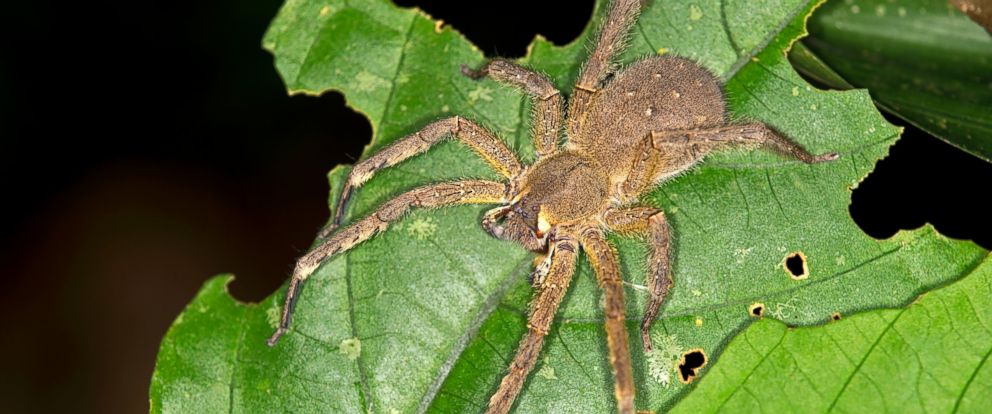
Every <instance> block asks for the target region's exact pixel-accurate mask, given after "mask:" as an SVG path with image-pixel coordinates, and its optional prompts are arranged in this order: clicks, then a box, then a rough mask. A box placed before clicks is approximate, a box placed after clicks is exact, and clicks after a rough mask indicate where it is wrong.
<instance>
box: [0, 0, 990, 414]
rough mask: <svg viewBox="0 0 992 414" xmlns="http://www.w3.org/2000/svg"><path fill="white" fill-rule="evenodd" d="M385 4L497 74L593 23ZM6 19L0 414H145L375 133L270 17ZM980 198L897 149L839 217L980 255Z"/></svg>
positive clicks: (311, 224) (177, 11)
mask: <svg viewBox="0 0 992 414" xmlns="http://www.w3.org/2000/svg"><path fill="white" fill-rule="evenodd" d="M397 2H398V3H400V4H401V5H404V6H410V5H413V4H414V3H418V4H420V5H421V7H422V8H424V9H425V10H427V12H428V13H430V14H432V15H434V16H435V17H436V18H441V19H444V20H445V22H447V23H448V24H451V25H453V26H454V27H456V28H458V29H459V30H461V31H462V33H464V34H465V35H466V36H467V37H468V38H469V39H470V40H472V41H474V42H475V43H476V44H478V45H480V47H481V48H482V49H483V50H484V51H485V52H486V53H487V55H490V56H495V55H500V56H509V57H516V56H521V55H523V54H524V51H525V46H526V45H527V43H529V42H530V40H531V39H532V37H533V36H534V35H535V34H536V33H538V32H540V33H542V34H544V35H545V36H546V37H548V38H549V39H551V40H552V41H553V42H555V43H556V44H564V43H567V42H569V41H571V40H572V39H574V38H575V37H576V36H577V35H578V34H579V32H580V31H581V29H582V28H583V25H584V24H585V22H586V21H587V20H588V16H589V14H590V10H591V1H588V0H587V1H582V2H575V1H565V0H561V1H553V2H546V3H547V4H546V5H545V6H542V7H541V8H539V9H536V8H535V7H534V3H536V2H534V1H520V0H514V1H501V2H498V3H495V2H492V3H475V5H474V6H464V4H465V3H464V2H451V4H447V5H446V4H441V3H443V2H428V1H419V2H415V1H412V0H402V1H397ZM15 3H17V4H13V5H10V6H9V7H14V9H13V10H9V12H8V13H6V15H5V16H4V17H5V18H4V20H5V22H4V23H3V24H2V25H0V26H2V27H3V28H2V29H0V30H3V31H4V32H9V33H3V34H4V37H3V38H4V40H5V47H4V52H3V55H0V163H2V165H0V168H2V175H0V176H2V188H3V193H2V194H4V195H5V196H4V197H3V202H2V205H3V209H4V214H3V218H4V221H3V224H2V232H0V269H2V270H0V271H2V275H3V278H2V279H0V283H2V285H0V306H2V307H3V308H2V310H3V311H2V312H0V314H2V316H0V329H2V332H3V334H2V340H0V406H2V408H0V410H2V411H5V412H143V411H146V410H147V407H148V405H147V404H148V395H147V389H148V384H149V379H150V376H151V372H152V369H153V366H154V362H155V355H156V352H157V349H158V343H159V340H160V339H161V337H162V335H163V334H164V333H165V331H166V329H167V328H168V326H169V324H170V323H171V322H172V320H173V319H174V318H175V317H176V315H178V314H179V312H180V311H181V310H182V308H183V307H184V305H185V304H186V303H187V302H188V301H189V300H190V299H191V298H192V297H193V295H194V294H195V293H196V291H197V290H198V288H199V287H200V284H201V283H202V282H203V281H204V280H206V279H207V278H208V277H210V276H212V275H215V274H218V273H223V272H232V273H236V274H237V275H238V279H237V281H236V282H235V283H234V284H233V285H232V290H233V293H234V295H235V296H236V297H237V298H239V299H241V300H247V301H255V300H259V299H261V298H263V297H264V296H266V295H268V294H269V293H270V292H272V291H273V290H275V289H276V288H277V287H278V286H279V285H280V284H281V283H282V282H283V281H284V278H285V277H286V276H287V275H288V274H289V270H290V267H291V265H292V263H293V260H294V258H295V257H296V256H298V255H299V254H301V251H302V250H303V249H305V248H306V247H307V246H308V245H309V243H310V242H311V240H312V238H313V236H314V234H315V232H316V230H317V228H318V227H319V226H320V225H321V224H322V223H323V222H324V221H325V220H326V215H327V210H326V197H327V185H326V181H325V173H326V172H327V171H328V170H329V169H330V168H331V167H333V166H334V165H335V164H337V163H341V162H350V161H351V160H353V159H354V158H356V157H358V156H359V154H360V152H361V149H362V147H363V145H364V144H365V143H367V142H368V139H369V136H370V134H371V128H370V126H369V124H368V122H367V121H366V120H365V119H364V118H363V117H362V116H360V115H358V114H356V113H354V112H352V111H351V110H349V109H347V108H345V107H344V105H343V100H342V97H341V96H340V95H339V94H337V93H328V94H325V95H324V96H322V97H320V98H313V97H302V96H297V97H289V96H287V94H286V92H285V89H284V87H283V85H282V82H281V80H280V79H279V77H278V75H277V74H276V72H275V69H274V68H273V66H272V57H271V56H270V55H269V54H268V53H266V52H264V51H262V49H261V47H260V46H259V45H260V42H261V38H262V34H263V33H264V31H265V28H266V27H267V25H268V23H269V21H270V20H271V18H272V17H273V16H274V15H275V13H276V11H277V10H278V8H279V6H280V2H279V1H278V0H263V1H247V2H245V1H235V0H220V1H216V0H215V1H196V2H194V1H188V2H161V3H158V2H155V3H156V4H152V3H153V2H128V3H127V4H120V5H111V4H100V3H99V2H97V3H91V2H73V3H66V4H38V3H44V2H15ZM456 4H461V5H462V6H459V7H453V6H454V5H456ZM467 8H470V9H467ZM893 122H895V123H897V124H904V123H903V122H901V121H898V120H893ZM990 182H992V166H990V164H986V163H983V162H982V161H980V160H978V159H977V158H974V157H971V156H970V155H967V154H964V153H962V152H959V151H957V150H956V149H954V148H952V147H950V146H948V145H946V144H944V143H942V142H940V141H938V140H936V139H934V138H932V137H929V136H927V135H926V134H924V133H921V132H920V131H917V130H915V129H913V128H911V127H909V128H907V131H906V134H905V135H904V137H903V139H902V140H900V141H899V143H898V144H896V145H895V146H894V147H893V148H892V150H891V155H890V157H889V158H887V159H885V160H883V161H881V162H880V163H879V164H878V167H877V169H876V171H875V172H874V173H872V174H871V175H870V176H869V177H868V178H867V179H866V180H865V181H864V182H863V183H862V185H861V186H860V188H858V189H857V190H856V191H855V192H854V195H853V197H852V199H853V200H852V206H851V212H852V215H853V216H854V218H855V220H856V221H857V223H858V224H859V225H860V226H862V228H863V229H864V230H865V231H866V232H867V233H868V234H870V235H872V236H874V237H879V238H884V237H888V236H891V235H892V234H894V233H895V231H897V230H898V229H910V228H915V227H918V226H920V225H922V224H923V223H924V222H932V223H934V224H935V225H936V227H937V228H938V230H940V231H941V232H943V233H944V234H946V235H948V236H950V237H955V238H962V239H974V240H976V241H977V242H978V243H980V244H982V245H984V246H985V247H986V248H989V247H992V231H990V229H989V227H990V223H989V221H990V220H992V219H990V215H989V213H988V210H987V209H983V208H982V205H983V204H985V203H984V202H980V201H979V199H978V195H979V194H981V195H987V194H984V193H987V192H988V190H989V183H990Z"/></svg>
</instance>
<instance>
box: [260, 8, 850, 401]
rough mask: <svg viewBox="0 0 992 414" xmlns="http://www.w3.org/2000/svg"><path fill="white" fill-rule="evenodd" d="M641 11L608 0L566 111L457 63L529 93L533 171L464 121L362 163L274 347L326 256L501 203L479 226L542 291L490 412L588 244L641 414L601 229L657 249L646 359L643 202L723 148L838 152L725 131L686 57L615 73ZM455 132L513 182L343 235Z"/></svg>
mask: <svg viewBox="0 0 992 414" xmlns="http://www.w3.org/2000/svg"><path fill="white" fill-rule="evenodd" d="M639 9H640V0H618V1H616V2H615V3H614V4H613V5H612V6H611V8H610V10H609V13H608V15H607V17H606V20H605V21H604V22H603V24H602V27H601V28H600V32H599V37H598V39H597V41H596V44H595V48H594V49H593V50H592V52H591V54H590V56H589V58H588V60H587V62H586V64H585V66H584V67H583V69H582V71H581V73H580V75H579V78H578V81H577V82H576V85H575V87H574V89H573V92H572V95H571V96H570V98H569V103H568V109H567V116H565V114H564V111H563V108H564V107H565V105H564V101H563V97H562V95H561V93H560V92H559V91H558V90H556V89H555V88H554V86H552V84H551V82H550V81H549V80H548V79H547V78H546V77H544V76H543V75H540V74H537V73H535V72H532V71H530V70H528V69H526V68H524V67H521V66H519V65H517V64H515V63H512V62H509V61H506V60H499V59H497V60H492V61H489V62H488V63H486V64H485V65H484V66H483V67H482V68H480V69H478V70H471V69H468V68H465V67H463V74H464V75H466V76H469V77H472V78H481V77H486V76H488V77H490V78H492V79H494V80H496V81H497V82H501V83H504V84H507V85H509V86H514V87H518V88H521V89H523V90H524V91H525V92H526V93H527V94H528V95H529V96H530V98H531V99H532V100H533V104H534V113H533V117H534V119H533V125H534V131H533V142H534V145H535V146H536V154H537V160H536V161H535V163H534V164H533V165H530V166H524V165H521V163H520V161H518V160H517V157H516V155H515V154H514V153H513V152H512V151H510V150H509V148H507V146H506V145H505V144H504V142H503V140H502V139H500V138H498V137H496V136H494V135H493V134H492V133H491V132H489V131H487V130H486V129H484V128H482V127H481V126H479V125H478V124H476V123H474V122H472V121H470V120H467V119H465V118H462V117H459V116H455V117H450V118H446V119H442V120H439V121H435V122H433V123H431V124H429V125H427V126H426V127H424V128H423V129H421V130H420V131H418V132H416V133H414V134H411V135H409V136H406V137H404V138H402V139H400V140H398V141H397V142H395V143H394V144H392V145H390V146H389V147H387V148H385V149H383V150H382V151H380V152H378V153H376V154H373V155H371V156H370V157H368V158H367V159H365V160H363V161H361V162H359V163H358V164H356V165H355V167H354V168H353V169H352V171H351V173H350V175H349V177H348V180H347V182H346V183H345V185H344V188H343V190H342V194H341V197H340V198H339V203H338V206H337V209H336V210H335V217H334V220H333V221H332V223H331V225H330V226H328V228H326V229H325V230H324V231H322V232H321V235H320V237H321V239H322V241H321V243H320V244H319V245H318V246H317V247H316V248H314V249H313V250H311V251H310V252H308V253H307V254H306V255H304V256H303V257H301V258H300V259H299V261H298V262H297V264H296V268H295V269H294V272H293V276H292V279H291V280H290V285H289V289H288V294H287V297H286V300H285V304H284V306H283V312H282V318H281V320H280V323H279V327H278V329H277V330H276V332H275V333H274V334H273V335H272V337H271V338H270V339H269V345H270V346H272V345H275V343H276V341H277V340H278V339H279V337H280V336H281V335H282V334H284V333H285V332H286V330H287V329H288V327H289V324H290V320H291V317H292V312H293V308H294V305H295V301H296V298H297V297H298V294H299V291H300V288H301V287H302V282H303V281H304V280H306V278H307V277H308V276H309V275H310V274H311V273H313V272H314V271H315V270H316V269H317V267H318V266H319V265H320V264H321V263H322V262H323V261H324V260H326V259H328V258H330V257H331V256H334V255H335V254H338V253H341V252H343V251H346V250H348V249H350V248H352V247H354V246H355V245H357V244H358V243H361V242H362V241H364V240H367V239H369V238H370V237H372V236H374V235H375V234H377V233H379V232H382V231H384V230H386V228H387V227H389V224H390V223H391V222H393V221H395V220H397V219H398V218H400V217H401V216H402V215H403V214H404V213H406V212H407V211H409V210H410V209H411V208H415V207H416V208H433V207H441V206H449V205H455V204H497V205H499V207H496V208H494V209H492V210H489V211H488V212H487V213H486V214H485V215H484V216H483V219H482V227H483V228H484V229H485V230H486V231H487V232H488V233H489V234H491V235H493V236H494V237H497V238H499V239H503V240H512V241H515V242H517V243H519V244H520V245H522V246H523V247H525V248H527V249H529V250H532V251H535V252H538V253H539V261H538V264H537V266H536V268H535V269H534V271H533V273H532V283H533V286H534V288H535V289H536V290H537V293H536V296H535V298H534V299H533V301H532V302H531V306H530V311H529V318H528V324H527V326H528V332H527V334H526V336H525V337H524V339H523V340H522V342H521V343H520V346H519V348H518V349H517V354H516V356H515V358H514V360H513V362H512V363H511V364H510V367H509V370H508V372H507V374H506V376H505V377H504V378H503V381H502V382H501V383H500V385H499V388H498V389H497V390H496V392H495V394H494V395H493V396H492V397H491V399H490V401H489V408H488V412H490V413H505V412H507V411H509V410H510V408H511V407H512V405H513V401H514V399H515V398H516V396H517V395H518V394H519V393H520V390H521V388H522V387H523V385H524V382H525V380H526V378H527V375H528V373H529V372H530V371H531V370H532V368H533V367H534V365H535V363H536V362H537V360H538V355H539V353H540V350H541V346H542V345H543V341H544V337H545V335H546V334H547V332H548V329H549V328H550V326H551V322H552V320H553V319H554V316H555V312H556V311H557V309H558V306H559V304H560V303H561V300H562V298H563V297H564V295H565V292H566V291H567V289H568V285H569V283H570V281H571V279H572V275H573V272H574V268H575V264H576V260H577V256H578V253H579V250H580V248H581V250H583V251H585V252H586V254H587V255H588V256H589V260H590V263H591V264H592V266H593V269H594V270H595V273H596V278H597V280H598V282H599V286H600V287H601V288H602V289H603V292H604V297H605V325H606V332H607V342H608V344H607V348H608V349H609V359H610V363H611V365H612V367H613V375H614V378H615V394H616V399H617V405H618V411H619V412H621V413H633V412H634V383H633V373H632V364H631V359H630V351H629V349H628V345H627V335H626V328H625V325H624V321H625V315H624V309H625V308H624V297H623V279H622V276H621V273H620V267H619V262H618V258H617V254H616V252H615V251H614V249H613V247H612V246H611V245H610V244H609V243H608V242H607V241H606V233H608V232H620V233H625V234H643V235H647V239H648V241H649V242H650V243H651V250H652V252H651V257H650V258H649V271H648V275H647V288H648V292H649V294H650V298H649V300H648V302H647V305H646V309H645V311H644V318H643V322H642V324H641V329H640V331H641V340H642V345H643V346H644V349H645V351H650V350H651V341H650V338H649V336H648V332H649V330H650V328H651V325H652V323H653V322H654V319H655V318H656V317H657V315H658V310H659V308H660V306H661V304H662V302H663V301H664V299H665V296H666V294H667V292H668V290H669V288H670V287H671V286H672V278H671V274H670V266H669V261H670V258H669V241H670V238H671V236H670V230H669V226H668V224H667V222H666V219H665V214H664V212H662V211H661V210H658V209H655V208H653V207H646V206H638V205H637V202H638V199H639V197H640V196H642V195H643V194H645V193H646V192H648V191H649V190H651V189H653V188H655V187H656V186H657V185H658V184H660V183H661V182H662V181H664V180H665V179H666V178H669V177H672V176H674V175H677V174H679V173H681V172H683V171H685V170H686V169H688V168H690V167H691V166H692V165H694V164H696V163H698V162H699V161H701V160H702V159H703V158H704V157H705V156H706V155H707V154H709V153H710V152H712V151H713V150H715V149H718V148H721V147H729V146H759V145H764V146H767V147H770V148H772V149H775V150H777V151H779V152H782V153H784V154H786V155H787V156H790V157H793V158H796V159H799V160H801V161H804V162H807V163H815V162H821V161H829V160H834V159H836V158H837V155H836V154H834V153H829V154H824V155H819V156H815V155H812V154H810V153H809V152H807V151H806V150H805V149H803V148H802V147H801V146H799V145H798V144H796V143H794V142H793V141H791V140H789V139H788V138H785V137H783V136H781V135H779V134H778V133H776V132H775V131H773V130H772V129H770V128H769V127H767V126H765V125H763V124H760V123H748V124H733V123H730V122H729V121H728V119H727V116H726V113H725V101H724V97H723V92H722V87H721V85H720V83H719V81H718V80H717V79H716V78H715V77H714V76H713V75H712V74H710V73H709V72H708V71H706V70H705V69H703V68H702V67H700V66H699V65H697V64H696V63H694V62H692V61H689V60H686V59H683V58H679V57H673V56H660V57H652V58H647V59H643V60H640V61H637V62H635V63H633V64H631V65H630V66H628V67H627V68H625V69H623V70H620V71H618V72H616V73H614V70H615V67H614V65H613V64H612V61H613V60H614V58H615V57H616V55H618V54H619V52H620V51H621V50H622V48H623V44H624V40H625V37H626V36H627V32H628V31H629V29H630V26H631V25H632V24H633V22H634V21H635V19H636V17H637V14H638V12H639ZM610 75H614V76H612V77H610ZM562 129H564V130H565V134H566V136H567V143H566V144H565V145H564V147H561V146H559V138H560V137H561V134H562ZM448 137H455V138H457V139H458V140H460V141H461V142H463V143H465V144H467V145H468V146H469V147H470V148H471V149H472V150H474V151H475V152H476V153H477V154H478V155H480V156H481V157H482V158H483V159H484V160H486V162H487V163H488V164H489V165H490V166H491V167H492V168H493V169H495V170H496V171H497V172H498V173H499V174H500V175H502V176H503V177H505V178H506V182H505V183H503V182H495V181H484V180H466V181H454V182H445V183H438V184H433V185H428V186H424V187H420V188H417V189H414V190H412V191H409V192H406V193H403V194H401V195H399V196H397V197H395V198H393V199H391V200H388V201H386V202H385V203H383V205H382V206H380V207H379V208H378V209H377V210H376V211H375V212H373V213H372V214H370V215H368V216H366V217H364V218H362V219H360V220H358V221H356V222H354V223H352V224H350V225H349V226H347V227H344V228H341V229H340V230H338V227H339V226H340V224H341V218H342V213H343V211H344V210H345V208H346V206H347V203H348V200H349V199H350V197H351V195H352V193H353V191H354V189H355V188H357V187H359V186H361V185H362V184H363V183H365V182H366V181H367V180H368V179H369V178H371V176H372V175H373V174H375V173H376V172H377V171H379V170H381V169H383V168H387V167H390V166H393V165H395V164H397V163H400V162H402V161H404V160H406V159H408V158H410V157H412V156H414V155H416V154H418V153H420V152H423V151H426V150H427V149H429V148H430V147H431V146H432V145H434V144H436V143H438V142H440V141H441V140H443V139H445V138H448Z"/></svg>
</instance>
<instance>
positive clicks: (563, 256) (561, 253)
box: [486, 235, 578, 414]
mask: <svg viewBox="0 0 992 414" xmlns="http://www.w3.org/2000/svg"><path fill="white" fill-rule="evenodd" d="M550 249H551V250H550V252H549V253H548V254H549V255H551V257H552V259H551V267H550V269H549V270H548V272H547V276H546V277H545V278H544V281H543V282H542V283H541V285H540V288H539V289H540V290H539V291H538V293H537V296H536V297H535V298H534V300H533V301H532V302H531V306H530V316H529V317H528V318H527V336H525V337H524V339H523V340H522V341H521V342H520V346H519V347H518V348H517V355H516V356H515V357H514V358H513V362H511V363H510V368H509V372H507V373H506V376H504V377H503V381H502V382H500V384H499V388H498V389H497V390H496V393H495V394H493V396H492V397H491V398H490V399H489V408H488V409H487V410H486V413H488V414H503V413H506V412H508V411H510V408H511V407H512V406H513V401H514V400H515V399H516V398H517V395H518V394H520V390H521V389H522V388H523V386H524V381H525V380H526V379H527V374H528V373H530V371H531V370H532V369H533V368H534V365H535V364H536V363H537V358H538V356H539V355H540V353H541V347H542V346H543V344H544V336H545V335H547V334H548V328H550V327H551V321H552V320H554V318H555V312H557V311H558V305H560V304H561V299H562V298H563V297H564V296H565V292H566V291H567V290H568V284H569V283H570V282H571V281H572V275H573V274H574V273H575V257H576V254H577V253H578V244H577V243H576V241H575V240H574V239H572V238H571V237H569V236H564V235H559V236H555V238H554V239H553V240H552V241H551V247H550Z"/></svg>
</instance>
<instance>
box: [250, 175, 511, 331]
mask: <svg viewBox="0 0 992 414" xmlns="http://www.w3.org/2000/svg"><path fill="white" fill-rule="evenodd" d="M508 194H509V186H508V185H506V184H502V183H497V182H493V181H482V180H472V181H453V182H447V183H439V184H433V185H428V186H424V187H420V188H417V189H414V190H411V191H408V192H406V193H403V194H400V195H399V196H397V197H396V198H393V199H391V200H389V201H386V202H385V203H383V204H382V206H380V207H379V208H378V209H377V210H376V211H375V212H373V213H372V214H369V215H368V216H365V217H364V218H362V219H361V220H359V221H357V222H355V223H354V224H352V225H350V226H348V227H346V228H345V229H343V230H341V231H339V232H337V233H335V234H334V235H333V236H331V237H330V238H329V239H327V240H324V241H323V242H321V244H320V245H319V246H317V247H316V248H314V249H313V250H310V251H309V252H307V254H306V255H304V256H303V257H301V258H300V259H299V260H297V262H296V268H295V269H294V270H293V277H292V279H291V280H290V282H289V289H287V291H286V299H285V301H284V302H283V307H282V317H281V318H280V319H279V327H278V328H277V329H276V331H275V333H273V334H272V337H271V338H269V340H268V344H269V346H274V345H275V344H276V341H278V340H279V337H280V336H282V335H283V334H284V333H286V330H287V329H289V324H290V322H291V321H292V318H293V309H294V308H295V306H296V299H297V297H298V296H299V294H300V289H301V288H302V287H303V281H305V280H306V279H307V277H309V276H310V274H311V273H313V272H314V270H317V267H319V266H320V264H321V263H322V262H323V261H324V260H326V259H328V258H330V257H332V256H334V255H335V254H338V253H341V252H344V251H346V250H348V249H351V248H352V247H354V246H355V245H357V244H359V243H361V242H363V241H365V240H368V239H369V238H371V237H372V236H374V235H376V234H378V233H381V232H382V231H384V230H386V228H388V227H389V224H390V223H391V222H393V221H395V220H397V219H399V218H400V217H402V216H403V214H405V213H406V212H408V211H410V209H411V208H413V207H419V208H431V207H442V206H451V205H456V204H498V203H506V202H507V201H508Z"/></svg>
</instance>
